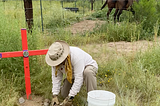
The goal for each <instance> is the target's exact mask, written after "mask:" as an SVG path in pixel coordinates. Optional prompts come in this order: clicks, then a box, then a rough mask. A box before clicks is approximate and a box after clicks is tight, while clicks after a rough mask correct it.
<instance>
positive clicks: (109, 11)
mask: <svg viewBox="0 0 160 106" xmlns="http://www.w3.org/2000/svg"><path fill="white" fill-rule="evenodd" d="M112 9H113V8H109V10H108V12H107V20H108V21H109V14H110V13H111V11H112Z"/></svg>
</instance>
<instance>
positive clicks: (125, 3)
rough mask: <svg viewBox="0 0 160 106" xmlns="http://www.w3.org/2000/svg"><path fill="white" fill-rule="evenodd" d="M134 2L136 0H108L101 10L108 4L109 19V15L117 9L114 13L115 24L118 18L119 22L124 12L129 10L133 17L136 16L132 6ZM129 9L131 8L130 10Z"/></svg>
mask: <svg viewBox="0 0 160 106" xmlns="http://www.w3.org/2000/svg"><path fill="white" fill-rule="evenodd" d="M134 1H135V0H106V2H105V3H104V5H103V6H102V7H101V10H102V9H103V8H104V7H105V6H106V5H107V4H108V12H107V19H109V14H110V13H111V11H112V9H113V8H115V9H116V11H115V13H114V22H116V17H117V20H118V21H119V17H120V15H121V14H122V11H123V10H127V11H128V10H129V11H131V12H132V13H133V15H134V14H135V11H134V10H133V8H132V4H133V2H134ZM136 1H138V0H136ZM129 7H131V8H130V9H128V8H129Z"/></svg>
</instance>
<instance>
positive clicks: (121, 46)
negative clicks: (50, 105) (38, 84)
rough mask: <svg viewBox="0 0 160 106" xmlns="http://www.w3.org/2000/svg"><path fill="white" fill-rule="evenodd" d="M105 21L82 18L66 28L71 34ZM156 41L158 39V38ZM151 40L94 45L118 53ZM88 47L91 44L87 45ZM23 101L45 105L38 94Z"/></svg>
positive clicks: (134, 49) (30, 105)
mask: <svg viewBox="0 0 160 106" xmlns="http://www.w3.org/2000/svg"><path fill="white" fill-rule="evenodd" d="M103 23H105V22H104V21H93V20H84V21H81V22H79V23H75V24H74V25H72V26H71V27H70V28H67V30H70V31H71V32H72V33H73V34H75V33H83V32H85V31H92V30H93V29H94V28H95V27H97V26H100V25H102V24H103ZM158 41H160V40H159V39H158ZM152 45H153V42H149V41H137V42H132V43H131V42H122V41H121V42H110V43H107V44H103V45H96V47H99V46H105V47H107V48H109V50H116V51H117V52H118V53H128V52H132V53H134V52H137V51H139V50H142V51H144V50H146V49H148V47H150V46H152ZM87 46H88V48H89V46H91V45H87ZM24 100H25V102H24V103H21V104H20V103H19V106H47V105H42V104H43V103H44V98H42V97H38V96H32V100H27V99H26V98H25V97H24Z"/></svg>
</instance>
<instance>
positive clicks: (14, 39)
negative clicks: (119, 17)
mask: <svg viewBox="0 0 160 106" xmlns="http://www.w3.org/2000/svg"><path fill="white" fill-rule="evenodd" d="M38 3H39V2H38V1H33V6H34V12H33V13H34V28H33V33H32V34H29V33H28V34H27V39H28V49H29V50H35V49H46V48H48V47H49V46H50V45H51V44H52V43H53V42H54V41H56V40H64V41H66V42H67V43H69V44H70V45H72V46H78V47H80V48H82V49H83V50H85V51H86V52H88V53H89V54H91V55H92V56H93V58H94V59H95V60H96V61H97V62H98V65H99V70H98V74H97V82H98V89H103V90H108V91H111V92H113V93H115V94H116V104H115V106H147V105H148V106H159V105H160V95H159V94H160V92H159V91H160V83H159V81H160V76H159V75H160V71H159V70H160V67H159V64H160V63H159V61H160V60H159V52H160V47H159V46H158V44H156V42H155V43H153V46H152V47H149V49H147V51H145V52H137V53H131V54H128V53H119V52H118V50H116V49H115V50H114V49H110V48H109V47H108V46H107V43H108V42H109V41H122V40H124V41H130V42H135V41H136V40H140V39H143V36H141V32H143V33H144V32H145V31H144V30H143V28H142V27H141V24H137V23H135V22H133V23H130V22H128V21H127V20H124V21H123V22H120V23H118V24H115V25H114V24H113V23H112V22H110V23H107V22H106V23H105V24H104V25H103V26H102V27H99V26H97V28H100V29H98V30H95V31H93V32H86V33H83V34H77V35H74V36H73V35H72V34H71V32H70V31H66V30H64V28H65V27H67V26H68V25H70V24H72V23H75V22H78V21H80V20H82V19H84V17H83V15H82V14H79V13H73V12H68V11H64V10H62V9H61V5H60V2H49V1H45V2H43V14H44V15H43V18H44V32H42V31H41V18H40V9H39V8H40V7H39V4H38ZM22 7H23V2H21V1H7V2H5V3H4V2H0V10H1V11H0V14H1V15H0V36H1V39H0V52H8V51H21V50H22V46H21V33H20V29H21V28H26V25H25V17H24V16H25V15H24V10H23V8H22ZM99 14H101V12H100V13H98V15H99ZM63 16H64V17H63ZM84 16H89V17H91V18H92V16H91V15H89V13H87V14H85V15H84ZM79 19H80V20H79ZM158 27H159V26H158V25H156V26H155V27H154V28H155V34H156V37H157V36H158V35H159V33H157V32H158ZM95 29H96V28H95ZM146 33H147V32H146ZM147 34H148V33H147ZM153 36H154V34H153V35H150V38H152V39H153ZM146 39H148V38H146ZM29 60H30V74H31V89H32V94H34V95H39V96H42V97H44V98H49V99H51V97H52V96H51V95H52V94H51V89H52V83H51V67H50V66H48V65H47V64H46V63H45V56H44V55H42V56H30V57H29ZM0 93H1V96H0V105H2V106H14V105H16V103H17V100H18V98H19V97H20V96H23V95H25V80H24V70H23V58H22V57H16V58H4V59H0ZM86 97H87V92H86V89H85V85H84V86H83V87H82V89H81V91H80V93H79V94H78V95H77V96H76V97H75V100H74V104H75V106H83V105H84V104H85V103H86Z"/></svg>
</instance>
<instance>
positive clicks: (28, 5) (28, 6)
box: [23, 0, 33, 32]
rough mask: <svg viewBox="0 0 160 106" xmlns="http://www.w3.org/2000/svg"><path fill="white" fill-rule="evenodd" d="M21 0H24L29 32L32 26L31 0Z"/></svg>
mask: <svg viewBox="0 0 160 106" xmlns="http://www.w3.org/2000/svg"><path fill="white" fill-rule="evenodd" d="M23 1H24V9H25V17H26V23H27V25H28V29H29V32H32V26H33V8H32V0H23Z"/></svg>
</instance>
